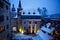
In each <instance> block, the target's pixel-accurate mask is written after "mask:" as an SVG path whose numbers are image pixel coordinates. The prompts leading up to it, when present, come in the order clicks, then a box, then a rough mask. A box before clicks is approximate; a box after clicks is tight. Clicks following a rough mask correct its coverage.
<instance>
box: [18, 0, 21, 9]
mask: <svg viewBox="0 0 60 40" xmlns="http://www.w3.org/2000/svg"><path fill="white" fill-rule="evenodd" d="M18 7H19V8H21V0H19V5H18Z"/></svg>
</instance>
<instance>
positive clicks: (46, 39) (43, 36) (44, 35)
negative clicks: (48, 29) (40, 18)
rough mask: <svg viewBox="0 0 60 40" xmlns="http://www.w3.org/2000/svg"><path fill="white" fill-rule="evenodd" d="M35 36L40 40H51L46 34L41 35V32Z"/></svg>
mask: <svg viewBox="0 0 60 40" xmlns="http://www.w3.org/2000/svg"><path fill="white" fill-rule="evenodd" d="M36 34H37V35H39V36H40V37H41V38H42V40H51V39H52V37H50V36H49V35H48V34H45V33H43V32H42V31H40V32H37V33H36Z"/></svg>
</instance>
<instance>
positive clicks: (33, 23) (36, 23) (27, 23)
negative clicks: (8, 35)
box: [22, 19, 41, 32]
mask: <svg viewBox="0 0 60 40" xmlns="http://www.w3.org/2000/svg"><path fill="white" fill-rule="evenodd" d="M40 22H41V20H40V19H37V20H36V19H35V20H34V19H32V20H31V19H28V20H26V19H25V20H22V26H23V28H24V29H25V30H26V31H27V30H28V32H29V31H30V29H31V27H32V29H33V30H35V29H34V28H36V31H37V30H38V29H39V28H40Z"/></svg>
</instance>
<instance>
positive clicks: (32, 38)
mask: <svg viewBox="0 0 60 40" xmlns="http://www.w3.org/2000/svg"><path fill="white" fill-rule="evenodd" d="M13 39H17V40H21V39H23V40H28V39H30V40H42V39H41V37H40V36H38V35H36V36H32V35H22V34H20V33H17V34H15V37H13Z"/></svg>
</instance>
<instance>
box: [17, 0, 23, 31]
mask: <svg viewBox="0 0 60 40" xmlns="http://www.w3.org/2000/svg"><path fill="white" fill-rule="evenodd" d="M17 13H18V31H19V29H20V28H22V20H21V13H22V7H21V0H19V4H18V8H17Z"/></svg>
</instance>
